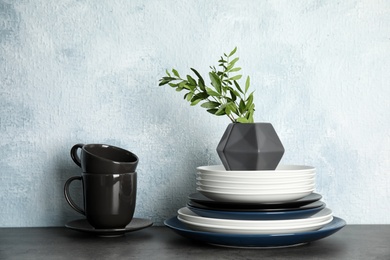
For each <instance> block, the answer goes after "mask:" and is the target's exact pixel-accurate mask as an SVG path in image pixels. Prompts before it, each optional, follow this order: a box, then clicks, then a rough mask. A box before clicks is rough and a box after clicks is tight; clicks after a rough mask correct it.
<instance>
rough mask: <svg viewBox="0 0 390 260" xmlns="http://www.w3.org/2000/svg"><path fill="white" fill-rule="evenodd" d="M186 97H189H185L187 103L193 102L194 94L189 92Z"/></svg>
mask: <svg viewBox="0 0 390 260" xmlns="http://www.w3.org/2000/svg"><path fill="white" fill-rule="evenodd" d="M186 95H187V96H184V98H185V99H187V101H191V99H192V97H193V96H194V93H192V92H188V93H187V94H186Z"/></svg>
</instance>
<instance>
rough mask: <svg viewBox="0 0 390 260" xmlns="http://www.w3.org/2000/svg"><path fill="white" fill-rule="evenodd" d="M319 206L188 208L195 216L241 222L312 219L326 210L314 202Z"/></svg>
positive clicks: (319, 203)
mask: <svg viewBox="0 0 390 260" xmlns="http://www.w3.org/2000/svg"><path fill="white" fill-rule="evenodd" d="M314 203H316V204H317V205H318V206H317V207H315V208H308V209H300V210H289V211H263V212H256V211H223V210H210V209H201V208H197V207H193V206H191V204H187V207H188V208H189V209H190V210H191V211H192V212H194V213H195V214H197V215H199V216H202V217H206V218H219V219H239V220H281V219H299V218H307V217H310V216H312V215H314V214H316V213H317V212H319V211H320V210H322V209H324V208H325V203H324V202H318V201H317V202H314Z"/></svg>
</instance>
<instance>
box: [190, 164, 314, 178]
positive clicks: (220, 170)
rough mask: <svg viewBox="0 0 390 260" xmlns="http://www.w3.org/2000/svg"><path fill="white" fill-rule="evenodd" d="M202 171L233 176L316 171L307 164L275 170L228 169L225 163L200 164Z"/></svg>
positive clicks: (296, 173)
mask: <svg viewBox="0 0 390 260" xmlns="http://www.w3.org/2000/svg"><path fill="white" fill-rule="evenodd" d="M196 169H197V171H198V172H200V173H213V174H226V173H228V174H229V175H233V176H269V177H273V176H275V175H278V176H284V177H286V176H289V175H293V174H294V175H298V174H308V173H313V172H315V168H314V167H312V166H305V165H279V166H278V167H276V169H275V170H266V171H226V170H225V167H224V166H223V165H209V166H199V167H197V168H196Z"/></svg>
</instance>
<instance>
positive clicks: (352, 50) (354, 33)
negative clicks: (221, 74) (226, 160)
mask: <svg viewBox="0 0 390 260" xmlns="http://www.w3.org/2000/svg"><path fill="white" fill-rule="evenodd" d="M234 46H238V48H239V51H238V55H239V56H240V62H239V64H240V66H241V67H243V74H244V75H245V76H246V75H250V76H251V81H252V87H253V88H254V89H256V92H255V103H256V106H257V109H256V115H255V121H258V122H260V121H266V122H271V123H273V125H274V127H275V128H276V130H277V132H278V133H279V136H280V138H281V139H282V141H283V143H284V146H285V149H286V153H285V156H284V158H283V160H282V162H283V163H292V164H307V165H313V166H315V167H316V168H317V173H318V182H317V191H318V192H319V193H321V194H322V195H323V197H324V201H325V202H326V203H327V205H328V206H329V207H330V208H332V209H333V211H334V213H335V215H338V216H340V217H342V218H345V219H346V220H347V221H348V222H349V223H388V224H390V208H389V205H390V188H389V187H390V177H389V169H390V159H389V155H390V150H389V147H390V132H389V127H390V116H389V112H390V107H389V101H388V100H389V98H390V87H389V82H390V73H389V71H390V3H389V1H372V0H367V1H351V0H347V1H309V0H307V1H254V0H251V1H233V0H226V1H209V0H201V1H189V0H185V1H174V0H171V1H168V0H148V1H146V0H144V1H141V0H138V1H136V0H134V1H124V0H118V1H108V0H102V1H93V0H78V1H77V0H64V1H43V0H40V1H33V0H15V1H12V0H8V1H4V0H3V1H0V116H1V117H0V148H1V149H0V208H1V210H0V226H3V227H4V226H5V227H8V226H55V225H63V224H64V223H66V222H67V221H69V220H72V219H75V218H79V217H81V216H80V215H78V214H77V213H76V212H74V211H73V210H72V209H71V208H70V207H69V206H68V205H67V204H66V202H65V199H64V197H63V194H62V189H63V184H64V182H65V180H66V179H67V178H69V177H70V176H72V175H78V174H80V170H79V168H77V167H76V165H75V164H74V163H73V162H72V161H71V158H70V156H69V150H70V148H71V147H72V145H73V144H75V143H78V142H83V143H94V142H100V143H108V144H112V145H117V146H121V147H123V148H127V149H129V150H131V151H133V152H135V153H136V154H138V156H139V157H140V164H139V167H138V172H139V190H138V205H137V208H136V213H135V215H136V216H138V217H147V218H151V219H153V220H154V221H155V222H156V224H162V221H163V220H164V219H165V218H167V217H170V216H172V215H174V214H175V212H176V210H177V209H178V208H180V207H182V206H183V205H184V204H185V203H186V196H187V195H188V194H189V193H190V192H193V191H194V190H195V178H194V173H195V168H196V166H200V165H208V164H217V163H219V159H218V157H217V154H216V151H215V148H216V146H217V144H218V141H219V139H220V137H221V135H222V133H223V132H224V130H225V128H226V126H227V124H228V123H229V121H228V119H227V118H225V117H214V116H212V115H210V114H208V113H207V112H205V110H204V109H202V108H200V107H190V106H189V105H188V104H187V103H186V102H184V101H183V99H182V94H177V93H176V92H175V91H173V90H172V89H169V88H167V87H158V86H157V84H158V79H159V78H160V77H161V76H163V75H164V71H165V69H170V68H172V67H175V68H177V69H178V70H179V71H182V73H185V72H189V70H188V68H189V67H195V68H198V69H199V71H200V72H201V73H203V74H205V73H206V72H207V69H208V66H209V65H216V61H217V59H218V58H219V56H220V55H221V54H222V53H223V52H228V51H230V50H231V49H233V48H234ZM75 186H77V185H75ZM73 191H74V192H75V193H76V192H80V189H79V188H77V187H76V188H74V190H73Z"/></svg>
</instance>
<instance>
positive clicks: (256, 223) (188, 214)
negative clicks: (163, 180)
mask: <svg viewBox="0 0 390 260" xmlns="http://www.w3.org/2000/svg"><path fill="white" fill-rule="evenodd" d="M178 216H179V217H180V218H181V219H184V220H187V221H189V222H190V223H193V224H201V225H202V224H204V225H212V226H215V227H233V228H250V229H257V228H259V229H269V228H275V229H279V228H286V229H287V228H293V227H296V226H304V225H311V224H317V223H322V222H324V221H326V220H329V219H331V217H332V216H333V213H332V210H330V209H329V208H325V209H322V210H321V211H319V212H317V213H316V214H313V215H312V216H310V217H307V218H306V217H305V218H298V219H279V220H241V219H239V220H237V219H225V218H224V219H220V218H209V217H203V216H199V215H197V214H196V213H194V212H193V211H191V210H190V209H189V208H187V207H183V208H181V209H179V210H178Z"/></svg>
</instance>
